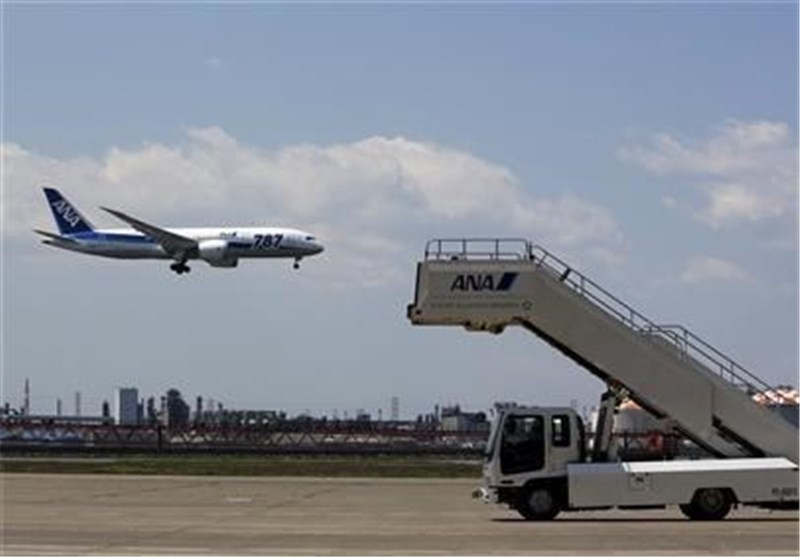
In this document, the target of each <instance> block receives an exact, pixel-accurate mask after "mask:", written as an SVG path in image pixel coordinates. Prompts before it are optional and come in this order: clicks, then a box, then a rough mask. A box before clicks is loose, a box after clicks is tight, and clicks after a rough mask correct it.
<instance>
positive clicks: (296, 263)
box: [292, 257, 302, 271]
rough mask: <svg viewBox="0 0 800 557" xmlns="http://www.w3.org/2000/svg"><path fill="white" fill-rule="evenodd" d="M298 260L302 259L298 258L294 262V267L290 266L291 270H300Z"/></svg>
mask: <svg viewBox="0 0 800 557" xmlns="http://www.w3.org/2000/svg"><path fill="white" fill-rule="evenodd" d="M300 259H302V258H301V257H298V258H297V259H295V260H294V265H292V268H293V269H294V270H295V271H296V270H297V269H299V268H300Z"/></svg>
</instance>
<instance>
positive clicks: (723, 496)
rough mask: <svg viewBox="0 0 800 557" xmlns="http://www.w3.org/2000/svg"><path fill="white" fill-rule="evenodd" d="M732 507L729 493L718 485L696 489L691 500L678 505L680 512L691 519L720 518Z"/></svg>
mask: <svg viewBox="0 0 800 557" xmlns="http://www.w3.org/2000/svg"><path fill="white" fill-rule="evenodd" d="M731 507H733V499H732V497H731V495H730V493H729V492H728V491H727V490H725V489H721V488H718V487H712V488H707V489H698V490H697V491H696V492H695V494H694V497H692V501H691V502H690V503H688V504H685V505H680V509H681V512H682V513H683V514H684V515H686V516H687V517H688V518H690V519H691V520H722V519H723V518H725V517H726V516H728V513H729V512H731Z"/></svg>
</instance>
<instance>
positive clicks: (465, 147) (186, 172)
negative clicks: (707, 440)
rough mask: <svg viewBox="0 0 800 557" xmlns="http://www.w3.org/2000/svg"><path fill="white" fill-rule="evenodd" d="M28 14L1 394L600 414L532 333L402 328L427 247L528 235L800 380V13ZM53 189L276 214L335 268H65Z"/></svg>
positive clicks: (6, 124)
mask: <svg viewBox="0 0 800 557" xmlns="http://www.w3.org/2000/svg"><path fill="white" fill-rule="evenodd" d="M2 9H3V25H4V28H3V79H2V82H3V102H4V107H3V108H4V110H3V130H2V131H3V158H4V165H3V166H4V170H3V191H2V194H3V207H4V208H3V211H4V214H3V217H4V219H3V220H4V224H3V238H4V244H5V253H4V258H3V263H4V269H3V278H4V290H3V319H4V327H3V342H4V350H3V361H2V363H3V390H4V397H3V398H4V399H9V400H11V401H12V402H16V403H19V401H20V400H21V392H22V383H23V382H24V378H25V377H30V378H31V382H32V385H33V389H34V393H35V398H34V403H35V405H36V406H38V407H39V408H40V409H41V410H42V411H46V410H52V408H54V406H55V402H54V401H55V397H58V396H60V397H62V398H64V400H65V401H69V400H71V396H72V393H73V392H74V391H75V390H81V391H83V393H84V401H85V402H84V406H85V407H88V408H92V407H93V406H96V407H97V408H99V404H100V401H101V400H102V399H104V398H109V399H110V398H111V395H112V392H113V388H114V387H116V386H120V385H136V386H139V387H140V389H141V390H142V391H143V392H144V393H146V394H149V393H152V394H156V393H157V392H160V391H163V390H164V389H166V388H168V387H171V386H177V387H178V388H180V389H181V390H182V392H184V394H185V395H187V397H193V396H194V395H196V394H202V395H212V396H214V397H215V398H217V399H218V400H223V401H224V402H226V403H227V404H228V405H230V406H247V407H265V408H268V407H278V408H286V409H288V410H290V411H302V410H304V409H306V408H309V409H313V410H315V411H319V412H329V411H330V410H332V409H334V408H338V409H340V410H344V409H349V410H350V411H351V412H352V411H354V410H355V409H356V408H365V409H367V410H369V411H373V412H375V410H376V409H377V408H379V407H382V408H383V409H384V413H386V412H387V411H388V407H389V401H390V398H391V396H394V395H397V396H400V398H401V407H402V410H403V413H404V414H407V415H412V414H415V413H417V412H421V411H423V410H425V409H428V408H430V407H432V406H433V404H436V403H439V404H443V403H444V404H447V403H451V402H461V403H462V404H464V405H466V406H468V407H473V408H486V407H488V406H490V405H491V404H492V402H493V401H494V400H498V399H499V400H508V399H517V400H520V401H521V402H536V403H552V404H561V403H565V402H569V401H570V400H571V399H576V400H578V401H579V403H581V404H587V405H591V404H593V403H594V400H595V399H596V397H597V396H598V395H599V392H600V390H601V386H600V385H599V383H597V382H596V381H594V380H593V379H591V378H589V377H588V374H586V373H585V372H583V371H582V370H579V369H576V368H575V367H574V366H573V365H572V364H571V363H569V362H567V361H565V360H564V359H563V358H562V357H561V356H559V355H558V354H553V353H551V350H549V348H548V347H547V346H545V345H544V344H543V343H541V342H539V341H538V340H535V339H534V338H532V337H530V335H527V334H526V333H523V332H521V331H512V332H508V333H506V334H504V335H501V336H500V337H497V338H494V337H481V336H476V335H467V334H466V333H464V332H462V331H459V330H448V329H424V330H418V329H413V328H412V327H411V326H410V325H409V324H408V323H407V322H406V321H405V318H404V306H405V304H406V303H407V302H408V301H410V296H411V294H412V289H413V272H414V261H415V258H417V257H418V256H419V254H420V253H421V251H422V248H423V245H424V240H425V239H426V238H428V237H435V236H440V235H477V234H485V235H492V236H494V235H497V236H526V237H530V238H531V239H533V240H534V241H536V242H539V243H542V244H543V245H545V246H547V247H548V248H550V249H552V250H553V251H556V252H557V253H559V254H560V255H562V256H564V257H565V258H567V259H568V260H570V261H571V262H572V263H573V264H574V265H575V266H576V267H577V268H579V269H582V270H584V271H586V272H587V273H588V274H590V275H591V276H592V277H593V278H595V279H597V280H598V281H599V282H600V283H601V284H603V285H604V286H606V287H608V288H609V289H610V290H611V291H612V292H615V293H616V294H618V295H620V296H621V297H622V298H623V299H625V300H626V301H628V302H630V303H632V304H633V305H634V306H635V307H637V308H639V309H641V310H642V311H643V312H644V313H645V314H647V315H648V316H650V317H652V318H653V319H654V320H656V321H664V322H673V323H674V322H679V323H683V324H685V325H688V326H690V328H692V329H693V330H694V331H695V332H697V333H698V334H700V336H702V337H703V338H706V339H707V340H709V341H711V342H712V343H713V344H715V345H717V346H718V347H719V348H721V349H722V350H723V351H725V352H728V353H730V355H731V356H733V357H734V358H735V359H737V360H739V361H741V363H743V364H745V365H747V367H749V368H752V369H753V371H755V372H756V373H758V374H759V375H762V376H764V377H765V378H766V379H768V380H769V381H771V382H780V383H793V384H796V383H797V370H798V361H797V334H798V329H797V307H798V305H797V283H798V277H797V121H798V113H797V107H798V90H797V84H798V74H797V68H798V59H797V51H798V49H797V45H798V37H797V7H796V5H795V4H790V3H773V4H766V5H762V4H735V3H734V4H721V5H712V4H696V5H692V4H681V5H678V6H670V5H668V4H657V5H641V4H607V5H598V6H590V5H584V4H571V5H566V6H558V5H552V4H528V5H519V4H507V5H501V6H495V5H489V4H486V5H373V6H361V5H334V6H324V5H313V4H310V5H299V6H295V5H290V4H264V5H259V4H239V5H235V6H227V5H223V4H203V5H195V6H192V5H176V4H167V5H126V6H115V5H110V4H109V5H93V4H83V5H66V4H51V5H48V4H41V5H26V4H22V3H14V4H8V3H6V4H4V6H3V8H2ZM44 182H47V183H50V184H52V185H56V186H58V187H60V188H61V189H62V190H63V191H64V193H65V194H66V195H67V196H68V197H70V198H71V199H72V200H73V201H74V202H75V203H76V204H77V205H78V206H79V207H80V208H81V209H82V210H83V212H84V213H87V214H88V216H90V218H91V217H94V219H93V220H96V221H97V223H96V224H98V225H101V226H117V224H118V223H115V222H113V221H111V220H109V219H110V217H107V216H104V215H100V214H99V211H98V210H97V206H98V205H110V206H112V207H118V208H120V209H122V210H125V211H127V212H130V213H132V214H134V215H137V216H139V217H141V218H144V219H145V220H151V221H155V222H157V223H161V224H164V225H175V226H178V225H197V224H217V223H218V224H220V225H222V224H228V223H237V224H244V223H250V222H252V223H267V222H269V223H272V222H275V223H276V224H291V225H296V226H303V227H305V228H307V229H310V230H313V231H315V232H317V233H318V235H320V236H321V237H323V239H324V240H326V244H327V245H328V250H327V251H326V253H325V255H324V257H321V258H319V259H318V260H316V261H309V262H307V264H306V265H305V267H304V268H303V269H302V270H301V272H300V273H293V272H292V271H291V270H290V269H288V266H284V265H281V264H280V263H277V264H275V263H260V262H259V263H250V264H248V265H246V266H243V267H241V268H240V269H238V270H237V271H234V272H224V271H219V270H213V269H209V268H206V267H205V266H204V265H202V264H197V265H196V266H197V267H198V268H197V271H196V272H195V273H192V275H191V276H190V277H183V278H181V279H178V277H175V276H173V275H172V274H171V273H169V272H168V270H167V269H166V268H165V266H164V265H163V264H160V263H158V262H152V263H141V264H132V263H129V262H115V261H105V260H96V259H89V258H85V257H81V256H76V255H72V254H68V253H60V252H56V251H54V250H52V249H47V248H46V247H44V246H40V245H39V244H38V241H37V240H36V239H35V238H33V237H32V235H31V234H29V232H28V231H29V230H30V228H32V227H48V228H49V227H52V225H51V224H50V221H49V215H48V214H47V212H46V207H45V205H44V203H43V201H42V199H41V193H40V191H39V188H40V186H41V185H42V184H43V183H44ZM276 221H280V222H276ZM162 263H163V262H162ZM285 267H286V268H285ZM309 345H310V346H313V347H314V348H313V350H309Z"/></svg>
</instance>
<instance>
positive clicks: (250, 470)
mask: <svg viewBox="0 0 800 557" xmlns="http://www.w3.org/2000/svg"><path fill="white" fill-rule="evenodd" d="M0 471H1V472H12V473H13V472H25V473H35V472H40V473H58V474H65V473H66V474H159V475H199V476H318V477H366V478H473V479H477V478H480V475H481V465H480V462H479V461H477V460H476V461H474V462H471V461H453V460H445V459H441V458H430V457H394V456H350V457H323V456H317V457H304V456H252V455H247V456H239V455H202V456H198V455H168V456H153V455H141V456H134V455H130V456H129V455H125V456H115V457H105V456H104V457H102V458H97V459H93V458H91V457H89V458H87V457H80V458H70V457H60V458H52V457H45V456H34V457H26V458H10V459H9V458H3V459H0Z"/></svg>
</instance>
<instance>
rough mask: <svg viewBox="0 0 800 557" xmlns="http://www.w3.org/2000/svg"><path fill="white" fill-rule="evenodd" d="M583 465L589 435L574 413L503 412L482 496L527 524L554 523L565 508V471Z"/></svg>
mask: <svg viewBox="0 0 800 557" xmlns="http://www.w3.org/2000/svg"><path fill="white" fill-rule="evenodd" d="M585 461H586V434H585V429H584V426H583V421H582V420H581V418H580V416H578V414H577V413H576V412H575V411H574V410H573V409H571V408H566V407H554V408H540V407H515V408H509V409H505V410H501V411H499V413H498V416H497V419H496V420H495V422H494V424H493V427H492V432H491V435H490V437H489V442H488V443H487V447H486V454H485V459H484V466H483V477H484V483H485V488H484V489H483V491H482V493H481V494H482V495H483V496H484V498H485V499H487V500H490V501H493V502H497V503H506V504H508V505H509V506H510V507H511V508H513V509H515V510H516V511H518V512H519V513H520V514H521V515H522V516H523V517H525V518H528V519H548V518H553V517H555V516H556V515H557V514H558V513H559V511H560V510H561V509H562V508H564V507H565V505H566V502H567V465H568V464H571V463H578V462H585Z"/></svg>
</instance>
